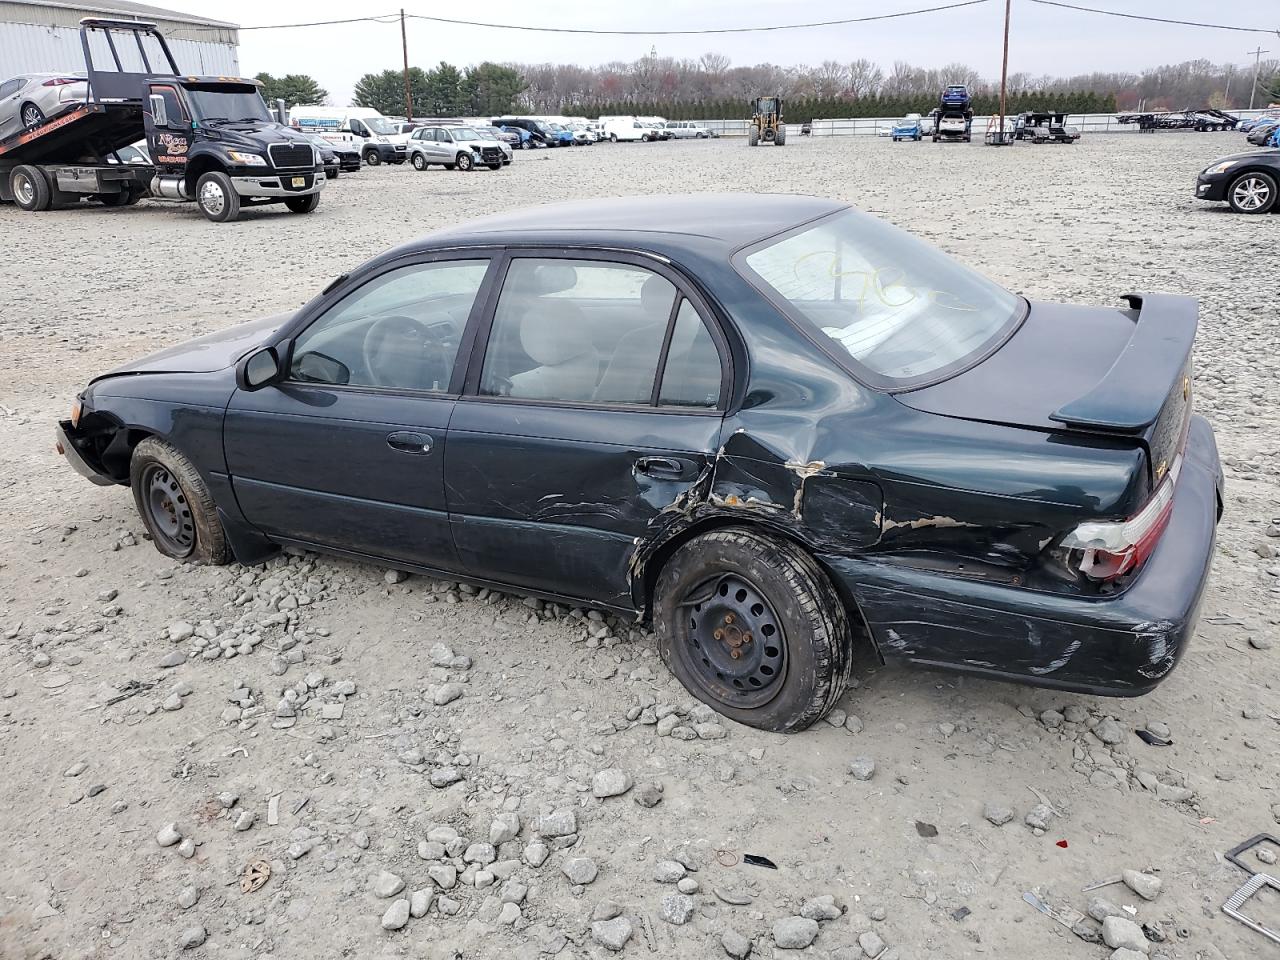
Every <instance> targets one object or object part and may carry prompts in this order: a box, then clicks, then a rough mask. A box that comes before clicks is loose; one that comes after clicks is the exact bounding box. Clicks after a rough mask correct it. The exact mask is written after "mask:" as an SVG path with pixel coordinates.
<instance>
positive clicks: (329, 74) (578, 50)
mask: <svg viewBox="0 0 1280 960" xmlns="http://www.w3.org/2000/svg"><path fill="white" fill-rule="evenodd" d="M382 2H385V3H386V7H385V9H384V8H383V7H382V6H380V5H379V4H380V3H382ZM401 2H404V3H406V6H405V9H406V11H407V12H409V13H414V12H419V13H434V14H436V15H439V16H444V17H455V18H460V19H469V20H483V21H486V22H493V23H512V24H520V25H539V26H557V27H589V28H597V29H600V28H614V29H633V30H643V29H699V28H714V27H741V26H765V25H771V24H777V23H794V22H797V21H812V20H833V19H839V18H844V17H854V16H860V15H867V14H875V13H886V12H892V11H898V10H910V9H913V8H916V7H927V6H934V5H939V4H941V3H943V2H947V0H807V2H805V3H796V2H782V0H646V2H644V3H636V2H634V0H541V2H538V3H536V4H534V3H529V2H528V0H488V2H486V3H483V4H478V3H476V4H466V5H459V4H444V3H440V2H430V3H428V2H422V0H419V2H417V3H414V2H413V0H366V2H363V3H360V4H352V3H350V2H347V0H309V2H308V3H305V4H302V3H297V2H292V0H291V2H283V0H221V2H219V3H217V4H209V5H204V4H199V3H195V2H188V0H177V2H175V3H174V4H173V6H174V7H176V8H178V9H185V10H188V11H190V12H192V13H203V14H204V15H206V16H212V17H216V18H218V19H223V20H230V21H233V22H237V23H239V24H240V25H242V26H251V25H256V24H271V23H284V22H295V21H299V20H307V21H311V20H327V19H339V18H344V17H352V16H362V15H376V14H381V13H394V12H396V11H397V10H398V9H399V4H400V3H401ZM1080 2H1082V3H1083V4H1084V5H1085V6H1096V7H1100V8H1105V9H1109V10H1117V11H1123V12H1127V13H1145V14H1150V15H1153V16H1160V17H1169V18H1178V19H1186V20H1212V21H1214V22H1218V23H1227V24H1235V25H1240V26H1258V27H1269V28H1272V29H1278V30H1280V0H1214V2H1212V3H1209V2H1205V0H1080ZM1003 14H1004V4H1003V3H1002V2H1001V0H988V2H987V3H984V4H982V5H980V6H975V7H968V8H964V9H960V10H953V11H946V12H941V13H932V14H926V15H923V16H918V17H908V18H903V19H899V20H890V21H884V22H880V23H866V24H849V25H847V26H839V27H822V28H818V29H808V30H789V31H783V32H773V33H755V34H727V35H719V36H687V37H670V36H669V37H659V36H655V37H604V36H581V35H577V36H575V35H572V34H546V33H527V32H517V31H512V30H493V29H486V28H482V27H464V26H456V25H450V24H438V23H430V22H427V21H421V20H419V21H413V20H410V21H409V24H408V33H409V62H410V65H412V66H420V67H424V68H426V67H431V66H434V65H435V64H437V63H439V62H440V61H441V60H448V61H449V62H450V63H453V64H455V65H457V66H466V65H468V64H471V63H478V62H480V61H482V60H494V61H498V62H504V61H520V62H524V63H539V62H547V61H552V62H570V63H581V64H596V63H601V62H605V61H609V60H633V59H635V58H636V57H639V56H642V55H643V54H645V53H647V52H648V51H649V49H650V47H656V48H657V51H658V54H659V55H661V56H673V57H697V56H698V55H699V54H702V53H705V52H707V51H709V50H711V51H716V52H719V53H723V54H725V55H726V56H728V57H729V58H730V60H731V61H732V62H733V63H734V64H735V65H741V64H753V63H759V62H763V61H772V62H774V63H779V64H784V65H789V64H799V63H809V64H816V63H820V62H821V61H823V60H827V59H833V60H841V61H846V62H847V61H851V60H856V59H858V58H859V57H867V58H869V59H871V60H874V61H876V62H878V63H879V64H880V65H881V66H883V67H884V68H885V69H886V71H887V69H888V68H889V67H890V66H891V65H892V63H893V61H894V60H906V61H909V62H911V63H913V64H916V65H919V66H940V65H942V64H944V63H950V62H953V61H956V60H961V61H965V62H967V63H969V64H971V65H972V66H974V67H975V68H976V69H978V70H979V71H981V72H982V73H983V74H984V75H985V76H988V77H992V78H995V77H998V76H999V74H1000V39H1001V38H1000V31H1001V24H1002V18H1003ZM1259 43H1261V46H1262V47H1263V49H1268V48H1269V49H1270V50H1271V51H1272V53H1271V56H1273V57H1275V56H1280V37H1277V36H1274V35H1272V36H1267V35H1264V34H1250V33H1237V32H1234V31H1225V30H1206V29H1201V28H1195V27H1182V26H1173V25H1164V24H1157V23H1143V22H1138V21H1132V20H1124V19H1120V18H1116V17H1104V16H1098V15H1096V14H1086V13H1078V12H1075V11H1071V10H1062V9H1057V8H1053V7H1046V6H1041V5H1038V4H1033V3H1029V2H1027V0H1013V26H1012V33H1011V37H1010V52H1009V70H1010V72H1018V71H1028V72H1031V73H1036V74H1040V73H1050V74H1058V75H1062V74H1074V73H1084V72H1089V71H1093V70H1126V69H1127V70H1135V71H1137V70H1141V69H1142V68H1144V67H1149V66H1154V65H1156V64H1160V63H1170V62H1176V61H1179V60H1191V59H1195V58H1199V57H1204V58H1207V59H1209V60H1213V61H1215V62H1235V63H1239V64H1241V65H1242V66H1243V65H1245V64H1252V57H1250V56H1248V54H1247V51H1249V50H1252V49H1253V48H1254V47H1256V46H1258V45H1259ZM400 63H401V54H400V28H399V24H398V22H397V23H396V24H379V23H353V24H344V25H341V26H325V27H310V28H305V29H294V30H261V31H257V30H254V31H244V32H242V33H241V34H240V69H241V71H242V72H243V73H244V74H247V75H252V74H255V73H258V72H260V71H264V70H265V71H266V72H268V73H272V74H277V75H278V74H283V73H308V74H311V75H312V76H313V77H315V78H316V79H317V80H318V81H319V82H320V85H321V86H322V87H324V88H325V89H327V90H328V91H329V93H330V102H331V103H334V104H336V105H342V104H346V103H348V102H349V101H350V97H351V90H352V87H353V86H354V84H355V81H356V80H357V79H358V78H359V77H360V76H361V75H362V74H365V73H369V72H376V71H379V70H384V69H387V68H389V67H396V68H399V66H400Z"/></svg>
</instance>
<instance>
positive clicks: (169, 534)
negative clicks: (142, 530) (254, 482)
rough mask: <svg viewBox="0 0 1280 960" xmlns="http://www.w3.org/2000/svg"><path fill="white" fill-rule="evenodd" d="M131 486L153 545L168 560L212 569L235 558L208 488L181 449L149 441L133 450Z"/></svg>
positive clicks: (156, 441) (146, 440)
mask: <svg viewBox="0 0 1280 960" xmlns="http://www.w3.org/2000/svg"><path fill="white" fill-rule="evenodd" d="M129 485H130V486H131V487H132V488H133V502H134V505H135V506H136V507H137V508H138V515H139V516H140V517H142V522H143V524H144V525H145V526H146V528H147V532H148V533H150V534H151V542H152V543H153V544H155V548H156V549H157V550H159V551H160V552H161V553H162V554H164V555H165V556H166V557H172V558H173V559H174V560H183V561H186V562H188V563H205V564H213V565H221V564H224V563H227V562H228V561H229V560H230V559H231V548H230V547H229V546H228V545H227V535H226V531H224V530H223V529H222V521H220V520H219V519H218V508H217V506H216V505H215V504H214V502H213V497H212V496H211V495H210V494H209V488H208V486H206V485H205V482H204V480H203V479H202V478H201V476H200V473H199V471H197V470H196V468H195V465H194V464H192V462H191V461H190V460H188V459H187V458H186V457H185V456H184V455H183V454H182V453H181V452H179V451H178V450H177V449H175V448H174V447H172V446H170V445H169V444H167V443H165V442H164V441H163V440H160V439H158V438H156V437H147V438H146V439H145V440H143V441H142V442H141V443H139V444H138V445H137V446H136V447H134V450H133V458H132V459H131V460H130V461H129Z"/></svg>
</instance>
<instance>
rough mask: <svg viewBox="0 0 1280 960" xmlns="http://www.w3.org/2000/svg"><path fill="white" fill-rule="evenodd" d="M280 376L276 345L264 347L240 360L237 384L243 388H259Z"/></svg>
mask: <svg viewBox="0 0 1280 960" xmlns="http://www.w3.org/2000/svg"><path fill="white" fill-rule="evenodd" d="M279 376H280V359H279V357H278V356H277V355H276V349H275V347H262V348H261V349H260V350H255V351H254V352H253V353H251V354H249V356H247V357H245V358H244V359H243V360H241V361H240V366H239V368H238V369H237V370H236V385H237V386H238V387H239V388H240V389H241V390H259V389H261V388H262V387H265V386H267V384H269V383H271V382H272V381H273V380H275V379H276V378H277V377H279Z"/></svg>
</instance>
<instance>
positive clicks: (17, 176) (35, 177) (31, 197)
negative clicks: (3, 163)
mask: <svg viewBox="0 0 1280 960" xmlns="http://www.w3.org/2000/svg"><path fill="white" fill-rule="evenodd" d="M9 190H10V192H12V193H13V202H14V203H16V204H17V205H18V206H19V207H21V208H22V209H23V210H30V211H33V212H35V211H39V210H48V209H49V205H50V204H51V203H52V202H53V186H52V184H50V183H49V178H48V177H46V176H45V175H44V171H43V170H41V169H40V168H39V167H32V166H29V165H27V164H22V165H21V166H17V167H14V168H13V172H12V173H11V174H9Z"/></svg>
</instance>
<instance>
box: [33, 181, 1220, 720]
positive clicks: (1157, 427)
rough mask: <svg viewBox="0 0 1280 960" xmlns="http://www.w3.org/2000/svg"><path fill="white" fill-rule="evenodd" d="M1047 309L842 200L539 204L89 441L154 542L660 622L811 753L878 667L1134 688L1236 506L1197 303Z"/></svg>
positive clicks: (181, 380)
mask: <svg viewBox="0 0 1280 960" xmlns="http://www.w3.org/2000/svg"><path fill="white" fill-rule="evenodd" d="M1125 301H1126V302H1125V303H1124V304H1123V305H1121V306H1118V307H1117V308H1115V309H1104V308H1100V307H1086V306H1064V305H1059V304H1052V303H1030V302H1028V301H1027V300H1024V299H1023V298H1021V297H1019V296H1015V295H1014V294H1012V293H1009V292H1007V291H1005V290H1003V289H1002V288H1000V287H998V286H996V285H995V284H993V283H991V282H990V281H988V280H986V279H984V278H983V277H981V276H979V275H977V274H975V273H973V272H972V271H970V270H968V269H967V268H965V267H962V266H961V265H959V264H957V263H956V262H954V261H952V260H950V259H948V258H947V257H945V256H944V255H943V254H941V253H940V252H938V251H937V250H936V249H934V248H932V247H930V246H928V245H926V244H923V243H921V242H919V241H917V240H914V239H913V238H911V237H910V236H908V235H906V234H904V233H902V232H900V231H898V230H896V229H894V228H893V227H890V226H888V225H887V224H885V223H883V222H881V221H879V220H877V219H875V218H873V217H870V216H867V215H864V214H861V213H858V212H856V211H854V210H852V209H850V208H848V207H847V206H845V205H844V204H841V203H837V202H834V201H831V200H823V199H817V198H810V197H798V196H771V195H749V196H748V195H713V194H705V195H698V196H686V197H669V198H661V197H650V198H635V199H625V200H592V201H590V202H585V203H578V204H567V205H560V206H553V207H546V206H540V207H536V208H534V209H531V210H526V211H520V212H515V213H511V214H507V215H503V216H499V217H494V218H489V219H486V220H480V221H476V222H474V223H471V224H467V225H465V226H461V227H458V228H454V229H450V230H445V231H442V232H439V233H436V234H432V235H430V236H428V237H426V238H424V239H423V240H420V241H417V242H414V243H410V244H407V245H405V246H402V247H398V248H396V249H394V250H391V251H389V252H388V253H385V254H383V255H382V256H379V257H377V258H375V259H374V260H372V261H370V262H369V263H367V264H365V265H364V266H362V267H360V268H359V269H357V270H354V271H352V272H351V273H350V274H347V275H344V276H341V277H339V278H337V279H336V280H334V281H333V282H332V283H331V284H329V286H328V287H327V288H326V289H325V290H324V291H323V292H322V293H321V294H320V295H319V296H318V297H316V298H315V299H314V300H312V301H311V302H310V303H308V304H306V305H305V306H304V307H302V309H300V310H299V311H298V312H297V313H295V314H293V315H288V316H276V317H268V318H266V319H263V320H259V321H256V322H253V323H249V324H244V325H241V326H234V327H229V328H227V329H225V330H222V331H220V332H218V333H214V334H211V335H209V336H206V337H203V338H201V339H199V340H195V341H192V342H190V343H187V344H183V345H179V346H176V347H173V348H170V349H168V350H165V351H162V352H161V353H158V354H155V355H153V356H151V357H149V358H146V359H144V360H141V361H138V362H136V363H132V364H129V365H127V366H125V367H122V368H120V369H118V370H115V371H113V372H111V373H107V374H104V375H103V376H101V377H98V378H96V379H95V380H94V381H93V382H92V383H91V384H90V385H89V386H88V387H87V388H86V389H85V390H84V391H83V393H81V394H80V396H79V397H78V398H77V399H76V401H75V404H74V406H73V408H72V411H71V416H70V418H69V419H68V420H65V421H62V422H61V423H60V424H59V425H58V428H57V429H58V445H59V449H60V450H61V451H62V452H63V453H65V455H66V457H67V459H68V460H69V462H70V463H71V465H72V466H74V467H75V469H77V470H78V471H79V472H81V473H82V474H84V475H85V476H87V477H88V478H90V479H91V480H93V481H94V482H97V483H101V484H111V483H118V484H122V485H130V486H131V487H132V489H133V495H134V499H135V502H136V504H137V507H138V509H139V511H140V513H141V515H142V519H143V521H144V523H145V524H146V526H147V529H148V531H149V532H150V534H151V536H152V538H153V541H154V543H155V545H156V547H157V548H158V549H159V550H160V551H161V552H162V553H164V554H166V555H168V556H171V557H174V558H176V559H180V560H186V561H193V562H205V563H224V562H227V561H228V560H230V559H231V558H232V557H233V556H234V557H235V558H236V559H237V560H239V561H240V562H242V563H257V562H261V561H262V560H263V559H264V558H266V557H267V556H269V555H271V554H272V553H273V552H275V551H276V550H278V549H279V548H280V546H281V545H285V544H288V545H294V546H300V547H305V548H307V549H315V550H320V551H328V552H331V553H335V554H340V555H343V556H348V557H355V558H361V559H368V560H372V561H375V562H382V563H387V564H394V565H395V566H397V567H401V568H404V569H410V570H418V571H423V572H426V573H429V574H432V575H439V576H443V577H448V578H461V579H465V580H470V581H473V582H477V583H483V584H492V585H495V586H497V587H499V588H501V589H508V590H512V591H515V592H518V593H526V594H530V595H534V596H542V597H551V598H556V599H560V600H564V601H566V602H569V603H573V604H584V605H588V606H598V607H602V608H606V609H610V610H614V611H617V612H620V613H623V614H627V615H632V616H636V617H640V618H652V620H653V622H654V626H655V629H656V631H657V634H658V640H659V647H660V651H661V654H662V656H663V658H664V660H665V662H666V663H667V665H668V666H669V668H670V669H671V670H672V672H673V673H674V674H675V675H676V676H677V677H678V678H679V679H680V680H681V681H682V682H683V683H684V684H685V685H686V687H687V688H688V689H689V690H690V691H691V692H692V693H693V694H694V695H695V696H697V697H698V698H700V699H702V700H703V701H705V702H706V703H708V704H710V705H712V706H713V707H715V708H716V709H717V710H719V711H721V712H722V713H724V714H726V715H728V716H730V717H732V718H734V719H736V720H739V721H741V722H743V723H747V724H751V725H754V726H758V727H762V728H766V729H770V730H780V731H794V730H799V729H802V728H804V727H806V726H808V725H810V724H812V723H813V722H814V721H816V720H817V719H818V718H820V717H821V716H823V715H824V714H825V713H826V712H827V711H828V710H830V709H831V707H832V706H833V705H834V704H835V702H836V700H837V699H838V698H839V696H840V695H841V693H842V692H843V690H844V689H845V687H846V684H847V683H848V681H849V678H850V673H851V670H852V667H851V664H852V658H853V652H854V648H855V644H868V645H870V649H871V650H872V651H874V653H875V654H878V655H879V656H880V657H882V658H885V659H889V658H896V659H900V660H905V661H908V662H912V663H918V664H923V665H927V666H935V667H948V668H952V669H956V670H963V671H968V672H970V673H974V674H978V675H982V676H987V677H994V678H1004V679H1013V680H1018V681H1021V682H1026V683H1033V684H1040V685H1045V686H1053V687H1058V688H1062V689H1067V690H1075V691H1083V692H1088V693H1096V694H1114V695H1136V694H1141V693H1143V692H1145V691H1148V690H1150V689H1151V688H1152V687H1154V686H1155V685H1156V684H1157V683H1159V682H1160V680H1161V679H1163V678H1164V677H1165V676H1167V675H1168V674H1169V672H1170V671H1171V670H1172V669H1173V667H1174V665H1175V663H1176V662H1177V660H1178V658H1179V656H1180V655H1181V654H1182V652H1183V651H1184V649H1185V647H1186V645H1187V643H1188V642H1189V641H1190V638H1191V636H1192V634H1193V629H1194V624H1195V618H1196V611H1197V607H1198V604H1199V600H1200V596H1201V592H1202V590H1203V587H1204V583H1205V579H1206V577H1207V575H1208V572H1209V566H1210V561H1211V558H1212V555H1213V544H1214V536H1215V529H1216V522H1217V518H1218V516H1219V514H1220V512H1221V492H1220V491H1221V484H1222V478H1221V471H1220V469H1219V465H1218V454H1217V448H1216V445H1215V442H1214V436H1213V431H1212V430H1211V429H1210V427H1209V425H1208V423H1206V422H1205V421H1204V420H1203V419H1201V418H1200V417H1197V416H1194V415H1193V414H1192V409H1191V408H1192V397H1191V376H1192V367H1191V350H1192V344H1193V341H1194V338H1195V333H1196V327H1197V317H1198V308H1197V305H1196V303H1195V301H1194V300H1190V299H1187V298H1182V297H1170V296H1162V295H1158V294H1154V295H1146V294H1134V295H1129V296H1128V297H1126V298H1125Z"/></svg>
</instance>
